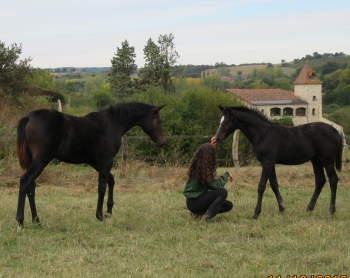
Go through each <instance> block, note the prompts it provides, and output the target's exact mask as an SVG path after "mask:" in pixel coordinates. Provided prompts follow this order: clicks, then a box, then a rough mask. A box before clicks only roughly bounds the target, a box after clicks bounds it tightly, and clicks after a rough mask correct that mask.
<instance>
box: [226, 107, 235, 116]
mask: <svg viewBox="0 0 350 278" xmlns="http://www.w3.org/2000/svg"><path fill="white" fill-rule="evenodd" d="M225 109H226V113H227V114H228V115H234V114H235V111H234V110H232V109H231V108H230V107H227V106H225Z"/></svg>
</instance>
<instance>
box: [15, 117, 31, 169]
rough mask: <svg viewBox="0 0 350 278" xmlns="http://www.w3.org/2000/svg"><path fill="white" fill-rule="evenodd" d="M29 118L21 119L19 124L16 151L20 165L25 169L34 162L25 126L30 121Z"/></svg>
mask: <svg viewBox="0 0 350 278" xmlns="http://www.w3.org/2000/svg"><path fill="white" fill-rule="evenodd" d="M28 121H29V118H28V117H24V118H22V119H20V120H19V122H18V125H17V145H16V152H17V157H18V162H19V165H20V166H21V168H22V169H23V170H26V169H28V167H29V166H30V164H31V163H32V160H33V157H32V154H31V153H30V151H29V148H28V142H27V138H26V133H25V130H24V129H25V127H26V124H27V123H28Z"/></svg>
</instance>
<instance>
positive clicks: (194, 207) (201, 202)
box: [186, 188, 233, 214]
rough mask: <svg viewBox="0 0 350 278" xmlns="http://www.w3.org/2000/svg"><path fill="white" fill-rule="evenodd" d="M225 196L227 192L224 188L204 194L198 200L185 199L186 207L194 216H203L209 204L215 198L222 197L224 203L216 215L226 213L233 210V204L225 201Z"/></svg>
mask: <svg viewBox="0 0 350 278" xmlns="http://www.w3.org/2000/svg"><path fill="white" fill-rule="evenodd" d="M227 194H228V192H227V190H226V189H225V188H218V189H215V190H212V191H207V192H204V193H203V194H202V195H200V196H199V197H198V198H187V199H186V205H187V208H188V209H189V210H190V211H191V212H193V213H195V214H204V213H205V212H206V211H207V209H208V207H209V206H210V205H211V203H212V202H214V200H215V199H216V198H217V197H219V196H222V197H223V198H224V199H225V202H224V203H223V204H222V207H221V209H220V210H219V212H218V213H224V212H228V211H230V210H231V209H232V208H233V204H232V202H231V201H229V200H226V198H227Z"/></svg>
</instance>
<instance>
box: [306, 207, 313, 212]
mask: <svg viewBox="0 0 350 278" xmlns="http://www.w3.org/2000/svg"><path fill="white" fill-rule="evenodd" d="M313 210H314V208H311V207H309V206H307V207H306V211H313Z"/></svg>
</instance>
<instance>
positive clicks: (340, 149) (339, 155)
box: [335, 134, 343, 171]
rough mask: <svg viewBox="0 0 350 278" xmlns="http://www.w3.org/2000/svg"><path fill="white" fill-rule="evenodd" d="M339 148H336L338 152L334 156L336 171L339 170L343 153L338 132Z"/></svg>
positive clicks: (341, 140) (341, 141) (341, 139)
mask: <svg viewBox="0 0 350 278" xmlns="http://www.w3.org/2000/svg"><path fill="white" fill-rule="evenodd" d="M339 141H340V142H339V148H338V153H337V157H336V158H335V168H336V169H337V170H338V171H341V166H342V155H343V138H342V136H341V134H339Z"/></svg>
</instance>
